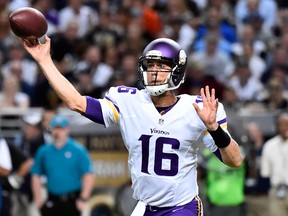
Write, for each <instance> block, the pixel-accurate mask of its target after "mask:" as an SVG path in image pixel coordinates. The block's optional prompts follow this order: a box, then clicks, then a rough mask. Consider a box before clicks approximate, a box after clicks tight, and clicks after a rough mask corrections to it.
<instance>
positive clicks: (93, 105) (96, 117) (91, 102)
mask: <svg viewBox="0 0 288 216" xmlns="http://www.w3.org/2000/svg"><path fill="white" fill-rule="evenodd" d="M86 101H87V107H86V111H85V113H83V116H85V117H86V118H88V119H90V120H91V121H93V122H96V123H99V124H103V125H104V124H105V123H104V119H103V114H102V108H101V104H100V102H99V100H97V99H95V98H92V97H89V96H86Z"/></svg>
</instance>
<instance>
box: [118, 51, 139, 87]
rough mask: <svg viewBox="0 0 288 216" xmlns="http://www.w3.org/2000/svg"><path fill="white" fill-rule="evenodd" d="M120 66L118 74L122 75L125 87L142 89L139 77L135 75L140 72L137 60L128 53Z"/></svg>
mask: <svg viewBox="0 0 288 216" xmlns="http://www.w3.org/2000/svg"><path fill="white" fill-rule="evenodd" d="M120 64H121V66H120V71H119V72H118V73H120V74H121V77H122V80H123V85H125V86H132V87H136V88H138V89H141V88H142V86H140V85H139V82H138V79H139V77H138V75H137V74H136V73H135V71H137V70H138V64H137V58H136V57H135V56H134V55H132V54H130V53H126V54H125V55H124V56H123V58H122V60H121V63H120Z"/></svg>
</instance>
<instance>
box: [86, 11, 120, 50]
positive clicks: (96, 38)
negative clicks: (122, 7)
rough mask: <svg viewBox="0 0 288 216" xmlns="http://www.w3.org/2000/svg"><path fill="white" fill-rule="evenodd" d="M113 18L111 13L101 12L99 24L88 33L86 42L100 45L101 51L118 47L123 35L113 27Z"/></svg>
mask: <svg viewBox="0 0 288 216" xmlns="http://www.w3.org/2000/svg"><path fill="white" fill-rule="evenodd" d="M111 16H112V15H111V12H109V11H101V12H100V14H99V24H98V25H96V26H95V27H93V28H92V29H91V30H90V31H88V32H87V34H86V35H85V36H84V40H85V41H89V43H91V44H95V45H98V46H99V47H100V49H101V50H106V49H108V48H109V47H116V46H117V44H119V42H120V41H121V35H119V34H118V32H117V31H116V30H115V29H114V28H113V25H111Z"/></svg>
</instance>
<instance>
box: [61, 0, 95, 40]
mask: <svg viewBox="0 0 288 216" xmlns="http://www.w3.org/2000/svg"><path fill="white" fill-rule="evenodd" d="M71 20H73V21H74V22H76V23H77V25H78V29H77V36H78V37H83V36H84V35H85V34H87V33H88V32H89V31H90V30H91V29H92V28H93V27H94V26H96V25H97V24H98V22H99V17H98V13H97V11H96V10H94V9H93V8H92V7H90V6H87V5H85V4H84V0H68V5H66V7H64V8H62V9H61V10H60V11H59V30H60V31H61V32H64V31H65V30H66V28H67V26H68V24H69V23H70V22H71Z"/></svg>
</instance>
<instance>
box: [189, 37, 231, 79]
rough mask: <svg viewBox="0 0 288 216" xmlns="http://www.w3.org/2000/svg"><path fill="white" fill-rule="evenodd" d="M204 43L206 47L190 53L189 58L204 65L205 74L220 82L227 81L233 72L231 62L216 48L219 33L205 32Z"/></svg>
mask: <svg viewBox="0 0 288 216" xmlns="http://www.w3.org/2000/svg"><path fill="white" fill-rule="evenodd" d="M205 44H206V45H205V46H206V48H205V49H204V50H199V51H195V52H194V53H191V54H190V58H192V60H193V61H197V62H199V63H200V64H202V65H204V73H205V75H210V76H213V77H214V78H215V79H217V80H218V81H219V82H221V83H225V82H227V80H228V79H229V77H230V76H231V74H232V73H233V62H232V61H231V59H230V57H229V56H228V55H227V54H226V53H224V52H222V51H220V50H219V49H217V47H218V44H219V35H217V34H214V33H211V34H207V35H206V37H205Z"/></svg>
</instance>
